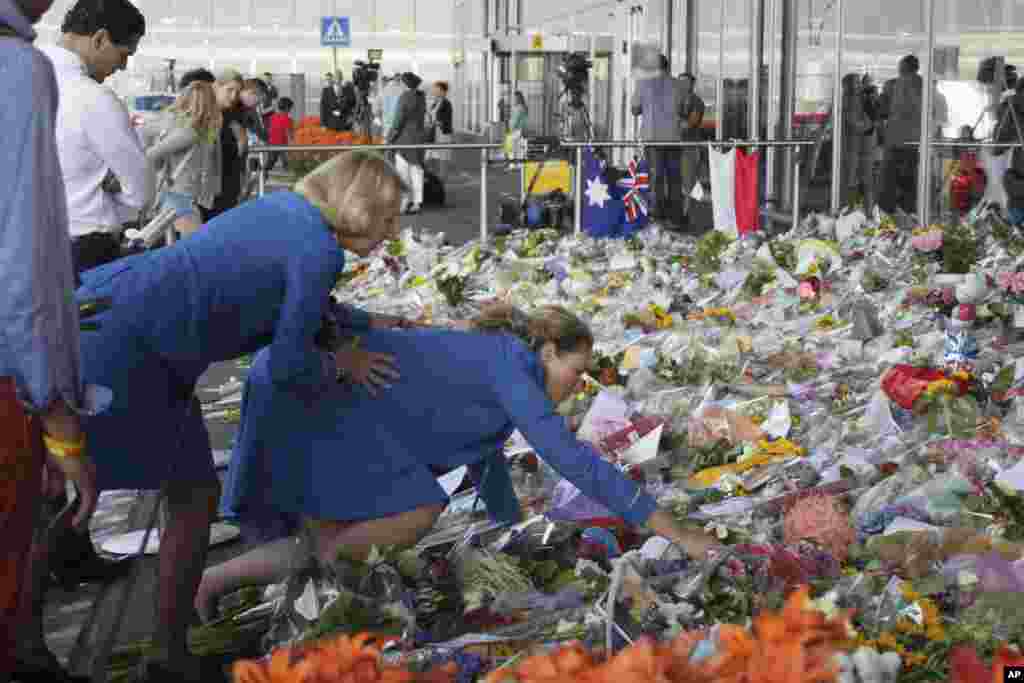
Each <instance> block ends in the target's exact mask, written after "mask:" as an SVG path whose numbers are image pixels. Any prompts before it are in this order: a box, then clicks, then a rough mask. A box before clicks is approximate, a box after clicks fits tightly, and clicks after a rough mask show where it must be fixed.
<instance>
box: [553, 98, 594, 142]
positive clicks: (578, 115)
mask: <svg viewBox="0 0 1024 683" xmlns="http://www.w3.org/2000/svg"><path fill="white" fill-rule="evenodd" d="M566 93H569V101H568V102H566V103H565V111H564V112H563V113H561V114H560V115H559V118H560V119H561V121H560V126H559V134H560V135H559V136H560V137H561V138H562V139H563V140H569V141H573V142H577V141H580V140H583V141H586V142H591V141H593V139H594V124H593V122H592V121H591V119H590V110H589V108H588V107H587V103H586V102H585V101H584V100H583V92H582V91H580V90H570V89H569V88H568V87H566V89H565V90H563V91H562V96H565V94H566Z"/></svg>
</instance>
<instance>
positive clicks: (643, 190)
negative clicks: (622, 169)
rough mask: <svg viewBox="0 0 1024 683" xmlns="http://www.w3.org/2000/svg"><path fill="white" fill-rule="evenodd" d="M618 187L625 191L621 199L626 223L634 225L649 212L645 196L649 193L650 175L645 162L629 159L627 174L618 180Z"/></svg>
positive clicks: (634, 158)
mask: <svg viewBox="0 0 1024 683" xmlns="http://www.w3.org/2000/svg"><path fill="white" fill-rule="evenodd" d="M619 187H621V188H622V189H624V190H626V194H625V195H623V197H622V203H623V205H624V206H625V209H626V221H627V222H628V223H636V222H637V220H638V219H639V218H640V217H641V216H644V217H646V216H647V214H648V212H649V208H648V205H647V195H648V194H649V193H650V191H651V175H650V171H649V170H648V166H647V161H646V160H644V159H637V158H636V157H633V158H632V159H630V161H629V166H628V168H627V174H626V176H625V177H624V178H622V179H621V180H619Z"/></svg>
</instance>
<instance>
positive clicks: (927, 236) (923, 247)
mask: <svg viewBox="0 0 1024 683" xmlns="http://www.w3.org/2000/svg"><path fill="white" fill-rule="evenodd" d="M910 243H911V244H912V245H913V247H914V249H917V250H918V251H923V252H926V253H928V252H932V251H938V250H939V249H941V248H942V232H941V231H939V230H933V231H931V232H926V233H924V234H923V235H915V236H914V237H912V238H911V240H910Z"/></svg>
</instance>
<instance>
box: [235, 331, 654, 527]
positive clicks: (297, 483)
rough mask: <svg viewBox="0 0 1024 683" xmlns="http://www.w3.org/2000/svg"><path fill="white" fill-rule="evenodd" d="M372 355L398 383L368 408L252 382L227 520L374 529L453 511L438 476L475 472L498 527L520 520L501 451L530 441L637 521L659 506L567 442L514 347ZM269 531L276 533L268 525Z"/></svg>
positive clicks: (440, 341) (340, 390) (367, 341)
mask: <svg viewBox="0 0 1024 683" xmlns="http://www.w3.org/2000/svg"><path fill="white" fill-rule="evenodd" d="M363 345H364V347H365V348H366V349H368V350H371V351H379V352H385V353H390V354H393V355H394V356H395V357H396V359H397V363H398V369H399V372H401V375H402V376H401V379H399V380H398V381H396V382H395V383H394V385H392V386H391V388H389V389H386V390H383V391H382V392H380V394H378V396H376V397H371V396H370V395H369V394H368V393H366V391H365V390H363V389H362V388H358V387H352V386H351V385H347V384H339V385H336V386H335V387H334V388H333V389H332V390H331V395H330V397H329V398H326V399H323V400H320V401H318V402H316V403H315V404H309V403H307V402H305V401H303V400H302V398H301V397H300V396H298V395H297V394H295V393H293V392H292V391H290V390H289V389H287V388H285V387H279V386H276V385H275V384H274V382H273V380H272V377H271V372H270V365H269V363H270V360H271V354H272V351H261V352H260V353H259V354H258V355H257V356H256V358H255V361H254V363H253V367H252V371H251V373H250V375H249V379H248V383H247V385H246V389H245V396H244V400H243V405H242V425H241V430H240V432H239V437H238V441H237V444H236V446H235V452H234V455H233V458H232V463H231V469H230V471H229V476H228V482H227V484H226V486H225V499H224V503H223V505H222V511H223V512H227V513H230V514H233V515H235V516H237V517H238V518H239V519H240V520H241V521H242V522H243V524H245V523H246V522H248V523H249V525H250V526H256V527H257V528H259V525H260V524H263V525H267V524H269V523H271V521H272V520H275V519H280V517H277V518H275V515H282V514H283V515H286V516H291V517H292V519H293V520H294V519H295V518H296V517H298V516H310V517H314V518H319V519H331V520H338V521H359V520H367V519H375V518H379V517H385V516H389V515H394V514H398V513H401V512H406V511H409V510H413V509H415V508H418V507H421V506H425V505H433V504H443V503H445V502H446V500H447V498H446V496H445V493H444V490H443V489H442V488H441V486H440V485H439V484H438V483H437V480H436V479H435V476H434V472H433V471H432V469H433V470H447V469H451V468H455V467H459V466H461V465H469V466H470V470H471V472H473V473H474V474H475V478H477V479H478V480H479V479H481V478H482V479H483V482H482V483H481V484H480V490H481V498H482V499H483V500H484V502H485V503H486V504H487V507H488V511H489V512H490V513H491V516H492V517H494V518H495V519H497V520H498V521H502V522H514V521H518V520H519V504H518V501H517V500H516V497H515V492H514V490H513V489H512V482H511V478H510V476H509V472H508V467H507V465H506V462H505V457H504V454H503V453H502V450H501V449H502V446H503V444H504V442H505V441H506V439H507V438H508V437H509V436H510V435H511V433H512V432H513V431H514V430H515V429H517V428H518V429H519V430H520V431H521V432H522V433H523V435H524V436H525V437H526V438H527V440H528V441H529V442H530V443H531V444H532V445H533V447H534V448H536V449H537V452H538V455H540V456H541V457H542V458H544V459H545V460H546V461H547V462H548V463H549V464H550V465H551V466H552V467H553V468H554V469H555V470H556V471H558V472H559V473H560V474H561V475H562V476H564V477H565V478H566V479H569V480H570V481H572V482H573V483H574V484H576V486H577V487H579V489H580V490H581V491H582V492H583V493H585V494H586V495H588V496H590V497H591V498H593V499H594V500H597V501H599V502H601V503H603V504H604V505H605V506H607V507H608V508H609V509H610V510H612V511H614V512H615V513H616V514H619V515H621V516H622V517H623V518H625V519H626V521H628V522H630V523H634V524H640V523H643V522H645V521H646V520H647V518H648V517H649V516H650V514H651V512H652V511H653V510H654V508H655V502H654V500H653V499H652V498H651V497H650V496H649V495H647V494H646V493H645V492H643V491H642V490H641V489H640V488H639V487H638V486H637V484H636V483H634V482H632V481H630V480H628V479H627V478H626V477H624V476H623V475H622V474H621V473H620V472H619V471H618V469H617V468H615V467H614V466H613V465H611V464H610V463H608V462H606V461H604V460H603V459H602V458H601V457H600V456H599V455H598V453H597V452H596V451H595V450H594V449H593V447H591V446H590V445H589V444H586V443H584V442H581V441H579V440H577V439H576V437H575V436H574V435H573V434H572V433H571V432H570V431H569V430H568V429H567V427H566V423H565V419H564V418H563V417H561V416H559V415H558V414H557V413H556V412H555V405H554V404H553V403H552V402H551V400H550V399H549V398H548V397H547V393H546V391H545V389H544V373H543V367H542V365H541V363H540V361H539V359H538V357H537V354H536V353H535V352H533V351H531V350H530V349H529V348H528V347H527V346H526V345H525V344H524V343H523V342H521V341H520V340H518V339H516V338H514V337H512V336H509V335H504V334H484V333H471V332H456V331H450V330H438V329H429V330H411V331H398V330H379V331H372V332H370V333H368V334H367V335H365V337H364V339H363ZM264 528H266V527H265V526H264Z"/></svg>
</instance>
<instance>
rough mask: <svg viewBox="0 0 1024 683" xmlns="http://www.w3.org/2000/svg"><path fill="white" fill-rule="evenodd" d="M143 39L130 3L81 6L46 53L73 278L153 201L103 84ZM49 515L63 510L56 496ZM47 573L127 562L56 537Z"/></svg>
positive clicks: (99, 260) (130, 133)
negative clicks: (54, 92)
mask: <svg viewBox="0 0 1024 683" xmlns="http://www.w3.org/2000/svg"><path fill="white" fill-rule="evenodd" d="M145 32H146V20H145V19H144V18H143V16H142V14H141V13H140V12H139V10H138V9H137V8H136V7H135V6H134V5H133V4H132V3H131V2H128V0H116V1H114V2H106V3H103V2H99V0H79V1H78V2H76V3H75V4H74V5H73V6H72V7H71V9H70V10H69V11H68V13H67V14H66V16H65V17H64V21H63V24H62V26H61V37H60V38H59V39H58V41H57V45H55V46H52V47H49V48H44V50H43V51H44V52H45V53H46V55H47V56H48V57H49V58H50V61H51V62H53V66H54V71H55V72H56V75H57V89H58V91H59V95H60V106H59V107H58V111H57V151H58V154H59V155H60V168H61V172H62V175H63V180H64V188H65V192H66V195H67V207H68V222H69V226H70V230H71V253H72V261H73V262H74V266H75V272H76V275H80V274H81V273H82V272H84V271H86V270H89V269H90V268H95V267H97V266H100V265H103V264H104V263H109V262H110V261H113V260H115V259H117V258H120V256H121V234H122V227H123V225H124V224H125V223H127V222H130V221H132V220H135V219H136V218H137V217H138V214H139V210H140V209H141V208H142V207H143V206H144V205H145V204H146V203H148V202H149V201H151V200H152V195H153V193H154V185H155V182H154V176H153V173H152V172H151V170H150V167H149V164H148V163H147V161H146V154H145V151H144V150H143V148H142V142H141V140H140V139H139V136H138V135H137V134H136V131H135V129H134V128H133V127H132V122H131V117H130V115H129V113H128V110H127V109H126V108H125V106H124V104H123V103H122V102H121V100H120V99H119V98H118V97H117V95H115V94H114V92H113V91H112V90H110V89H109V88H106V87H104V86H103V85H102V84H103V82H104V81H105V80H106V79H107V78H109V77H110V76H112V75H114V74H115V73H117V72H118V71H120V70H121V69H123V68H124V65H125V60H126V59H127V58H128V57H129V56H131V55H132V54H134V53H135V50H136V48H137V46H138V43H139V40H140V39H141V38H142V36H143V35H144V34H145ZM48 504H49V505H51V506H52V508H53V510H54V512H56V511H59V510H60V509H62V508H63V507H64V506H65V505H66V504H67V496H66V495H65V494H63V493H61V494H59V495H58V496H57V497H56V498H55V499H54V500H52V501H50V502H49V503H48ZM52 553H53V557H52V558H51V561H50V566H51V567H52V569H53V578H54V580H55V581H56V582H57V583H58V584H59V585H62V586H64V587H67V588H72V587H76V586H77V585H78V584H79V583H93V582H98V583H107V582H109V581H112V580H114V579H117V578H119V577H120V576H122V575H124V573H125V571H126V570H127V569H129V568H130V566H131V565H130V563H127V562H111V561H108V560H104V559H102V558H101V557H100V556H99V555H98V554H97V552H96V549H95V548H94V547H93V544H92V541H91V540H90V537H89V533H88V531H87V530H86V531H77V530H75V529H73V528H71V527H69V526H65V527H64V528H63V530H61V531H60V532H59V533H57V534H56V535H55V536H54V538H53V544H52Z"/></svg>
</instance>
